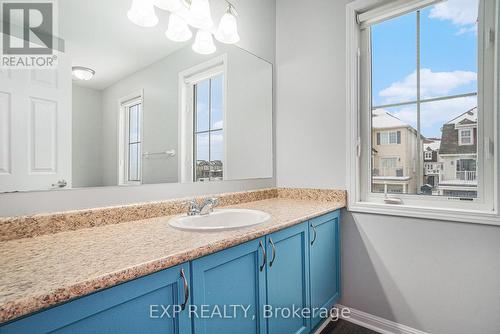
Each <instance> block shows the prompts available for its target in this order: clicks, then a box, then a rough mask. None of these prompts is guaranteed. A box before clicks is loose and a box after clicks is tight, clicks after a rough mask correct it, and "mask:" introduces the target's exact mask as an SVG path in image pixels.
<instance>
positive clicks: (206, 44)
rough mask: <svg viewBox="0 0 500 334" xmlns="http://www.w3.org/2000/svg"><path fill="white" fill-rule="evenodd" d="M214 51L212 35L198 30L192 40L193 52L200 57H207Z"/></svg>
mask: <svg viewBox="0 0 500 334" xmlns="http://www.w3.org/2000/svg"><path fill="white" fill-rule="evenodd" d="M216 50H217V48H216V47H215V44H214V39H213V38H212V34H211V33H210V32H209V31H206V30H198V32H197V33H196V38H195V39H194V44H193V51H194V52H197V53H199V54H202V55H209V54H211V53H214V52H215V51H216Z"/></svg>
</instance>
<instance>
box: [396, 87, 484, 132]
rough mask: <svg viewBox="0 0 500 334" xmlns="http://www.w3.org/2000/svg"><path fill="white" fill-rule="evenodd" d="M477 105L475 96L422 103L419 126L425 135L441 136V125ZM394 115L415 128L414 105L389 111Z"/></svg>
mask: <svg viewBox="0 0 500 334" xmlns="http://www.w3.org/2000/svg"><path fill="white" fill-rule="evenodd" d="M476 106H477V98H476V97H475V96H468V97H462V98H455V99H450V100H441V101H436V102H428V103H422V104H421V108H420V126H421V129H422V134H423V135H424V136H427V137H441V130H440V129H441V127H442V126H443V124H444V123H447V122H449V121H450V120H452V119H453V118H455V117H457V116H458V115H461V114H463V113H464V112H466V111H467V110H470V109H472V108H474V107H476ZM391 112H392V113H393V115H394V116H396V117H398V118H399V119H400V120H402V121H403V122H406V123H408V124H410V125H411V126H413V127H414V128H416V126H417V125H416V122H417V110H416V106H415V105H411V106H404V107H401V108H399V109H398V110H397V111H394V110H393V111H391Z"/></svg>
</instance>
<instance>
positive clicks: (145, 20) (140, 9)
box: [127, 0, 158, 27]
mask: <svg viewBox="0 0 500 334" xmlns="http://www.w3.org/2000/svg"><path fill="white" fill-rule="evenodd" d="M127 17H128V19H129V20H130V21H132V22H133V23H135V24H137V25H138V26H141V27H154V26H155V25H157V24H158V17H157V16H156V13H155V8H154V6H153V2H152V1H151V0H133V1H132V6H131V7H130V9H129V11H128V12H127Z"/></svg>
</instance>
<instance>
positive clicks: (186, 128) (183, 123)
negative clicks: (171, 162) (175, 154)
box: [179, 54, 228, 183]
mask: <svg viewBox="0 0 500 334" xmlns="http://www.w3.org/2000/svg"><path fill="white" fill-rule="evenodd" d="M227 73H228V72H227V54H223V55H221V56H218V57H215V58H212V59H210V60H208V61H206V62H204V63H201V64H198V65H195V66H193V67H191V68H189V69H186V70H184V71H182V72H180V73H179V129H180V131H179V143H180V145H179V147H180V159H179V180H181V182H182V183H193V182H194V180H193V179H194V178H193V175H194V162H193V157H194V143H193V139H194V135H193V132H194V126H193V124H194V123H193V122H194V110H193V106H194V96H193V91H194V89H193V87H194V85H195V84H197V83H198V82H200V81H203V80H205V79H208V78H211V77H213V76H216V75H218V74H223V75H224V80H223V83H222V85H223V88H222V89H223V93H222V96H223V102H222V103H223V107H222V114H223V116H222V117H223V124H224V125H223V129H224V137H223V147H224V161H223V165H222V178H223V180H222V181H224V180H226V177H227V168H228V166H227V161H228V160H227V151H228V150H227V143H228V138H227V131H226V129H227V124H228V123H227V103H228V101H227V95H228V94H227ZM210 182H217V181H210Z"/></svg>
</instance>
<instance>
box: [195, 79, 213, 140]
mask: <svg viewBox="0 0 500 334" xmlns="http://www.w3.org/2000/svg"><path fill="white" fill-rule="evenodd" d="M195 87H196V101H195V104H196V105H195V108H196V129H195V132H200V131H207V130H208V126H209V105H210V79H207V80H203V81H201V82H199V83H198V84H196V86H195Z"/></svg>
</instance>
